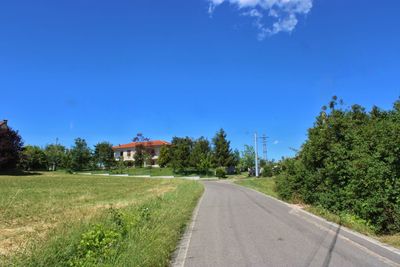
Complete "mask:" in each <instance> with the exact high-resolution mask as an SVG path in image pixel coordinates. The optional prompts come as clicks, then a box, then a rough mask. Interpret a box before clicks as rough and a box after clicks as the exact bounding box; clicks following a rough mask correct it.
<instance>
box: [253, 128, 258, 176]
mask: <svg viewBox="0 0 400 267" xmlns="http://www.w3.org/2000/svg"><path fill="white" fill-rule="evenodd" d="M254 151H255V153H254V154H255V159H254V160H255V165H256V177H258V176H259V173H258V146H257V133H254Z"/></svg>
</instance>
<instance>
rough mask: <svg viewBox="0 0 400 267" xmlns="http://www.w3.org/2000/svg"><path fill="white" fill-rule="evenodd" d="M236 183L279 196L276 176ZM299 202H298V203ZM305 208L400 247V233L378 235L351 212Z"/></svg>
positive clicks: (312, 207)
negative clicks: (336, 212) (338, 212)
mask: <svg viewBox="0 0 400 267" xmlns="http://www.w3.org/2000/svg"><path fill="white" fill-rule="evenodd" d="M235 183H236V184H239V185H242V186H246V187H249V188H252V189H255V190H257V191H259V192H262V193H264V194H266V195H269V196H272V197H275V198H278V199H280V198H279V195H278V193H277V192H276V188H275V179H274V178H250V179H240V180H236V181H235ZM296 204H298V203H296ZM304 209H305V210H307V211H308V212H311V213H313V214H315V215H317V216H320V217H322V218H325V219H326V220H328V221H331V222H335V223H337V224H341V225H343V226H346V227H347V228H349V229H352V230H354V231H357V232H360V233H362V234H365V235H368V236H371V237H373V238H375V239H378V240H379V241H381V242H384V243H387V244H389V245H391V246H394V247H397V248H400V234H395V235H376V234H375V231H374V228H373V227H372V226H371V225H369V224H368V222H367V221H365V220H363V219H361V218H358V217H357V216H354V215H352V214H349V213H341V214H335V213H332V212H330V211H328V210H327V209H324V208H322V207H318V206H309V205H304Z"/></svg>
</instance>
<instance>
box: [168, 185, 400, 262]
mask: <svg viewBox="0 0 400 267" xmlns="http://www.w3.org/2000/svg"><path fill="white" fill-rule="evenodd" d="M204 184H205V187H206V191H205V193H204V195H203V198H202V199H201V202H200V204H199V206H198V211H196V214H195V215H194V218H195V219H194V221H193V223H192V229H189V230H188V231H187V233H186V236H187V238H186V240H187V242H186V243H187V245H186V247H185V246H184V245H183V247H182V248H181V249H180V254H181V256H180V257H181V261H180V262H177V263H176V264H175V265H180V266H304V267H305V266H324V267H325V266H338V267H346V266H363V267H367V266H400V253H399V251H398V250H395V249H393V248H390V247H389V248H385V247H383V246H381V244H379V243H378V242H374V241H373V240H369V239H366V238H364V237H363V236H361V235H358V234H354V233H352V232H351V231H348V230H347V229H345V228H343V227H336V225H333V224H331V223H328V222H326V221H323V220H321V219H319V218H317V217H315V216H312V215H310V214H308V213H305V212H303V211H301V210H300V209H299V208H296V207H295V206H289V205H286V204H284V203H282V202H280V201H278V200H275V199H273V198H269V197H266V196H264V195H263V194H260V193H258V192H255V191H253V190H250V189H247V188H244V187H241V186H238V185H234V184H231V183H229V182H204ZM189 228H190V227H189Z"/></svg>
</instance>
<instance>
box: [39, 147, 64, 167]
mask: <svg viewBox="0 0 400 267" xmlns="http://www.w3.org/2000/svg"><path fill="white" fill-rule="evenodd" d="M44 152H45V154H46V157H47V163H48V164H49V170H52V171H55V170H57V169H58V168H59V167H60V166H62V165H63V160H64V158H65V153H66V149H65V147H64V146H62V145H59V144H50V145H47V146H46V148H45V150H44Z"/></svg>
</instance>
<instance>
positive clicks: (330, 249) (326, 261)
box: [305, 223, 342, 267]
mask: <svg viewBox="0 0 400 267" xmlns="http://www.w3.org/2000/svg"><path fill="white" fill-rule="evenodd" d="M341 227H342V225H341V223H339V227H337V228H336V230H335V235H334V237H333V239H332V242H331V243H330V244H329V247H328V253H327V254H326V256H325V259H324V262H323V264H322V265H321V266H322V267H328V266H329V264H330V262H331V259H332V253H333V250H334V249H335V245H336V242H337V238H338V235H339V232H340V229H341ZM331 230H333V229H332V228H331V227H329V229H328V231H327V232H326V234H325V235H324V236H323V237H322V238H321V239H320V241H319V242H318V245H317V247H316V248H315V250H314V251H313V253H311V254H310V255H309V257H308V260H306V265H305V266H310V265H311V263H312V262H313V261H314V259H315V256H316V255H317V253H318V251H319V250H320V248H321V247H322V246H323V243H324V241H325V239H326V238H327V236H329V235H330V233H329V231H331Z"/></svg>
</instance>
